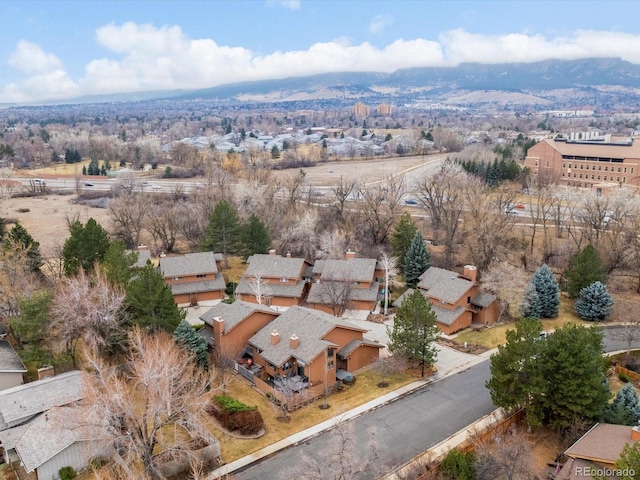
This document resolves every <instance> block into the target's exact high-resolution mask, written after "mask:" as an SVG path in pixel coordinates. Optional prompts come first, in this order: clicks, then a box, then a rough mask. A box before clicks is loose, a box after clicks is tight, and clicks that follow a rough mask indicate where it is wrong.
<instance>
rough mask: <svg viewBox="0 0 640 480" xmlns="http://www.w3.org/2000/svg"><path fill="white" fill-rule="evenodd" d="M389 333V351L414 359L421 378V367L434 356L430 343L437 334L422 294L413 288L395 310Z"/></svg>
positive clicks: (434, 352)
mask: <svg viewBox="0 0 640 480" xmlns="http://www.w3.org/2000/svg"><path fill="white" fill-rule="evenodd" d="M387 333H388V334H389V350H390V351H391V352H393V353H394V354H397V355H400V356H402V357H404V358H407V359H409V360H412V361H415V362H418V364H419V365H420V366H421V371H422V376H423V377H424V369H425V366H429V365H432V364H433V363H434V362H435V360H436V357H437V355H438V350H437V348H436V346H435V344H434V342H435V341H436V340H437V339H438V337H440V329H439V328H438V326H437V325H436V314H435V312H434V311H433V310H432V308H431V304H430V303H429V302H428V301H427V299H426V298H424V295H422V293H421V292H420V291H418V290H415V291H414V292H413V293H412V294H411V295H408V296H407V297H406V298H405V299H404V301H403V302H402V305H400V307H399V308H398V309H397V310H396V316H395V320H394V322H393V329H387Z"/></svg>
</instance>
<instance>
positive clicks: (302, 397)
mask: <svg viewBox="0 0 640 480" xmlns="http://www.w3.org/2000/svg"><path fill="white" fill-rule="evenodd" d="M273 386H274V387H275V388H276V390H278V391H279V392H280V393H281V394H282V396H283V397H284V402H281V404H280V407H281V408H282V412H283V415H284V416H285V418H288V417H289V412H290V411H292V410H295V409H296V407H298V406H300V405H301V404H303V403H304V402H305V401H307V400H308V399H309V384H308V383H307V382H305V381H303V380H302V379H301V378H300V377H297V376H292V377H279V378H276V379H275V380H274V381H273Z"/></svg>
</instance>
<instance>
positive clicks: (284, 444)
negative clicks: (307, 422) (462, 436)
mask: <svg viewBox="0 0 640 480" xmlns="http://www.w3.org/2000/svg"><path fill="white" fill-rule="evenodd" d="M489 354H490V352H485V353H483V354H481V355H476V356H474V358H473V359H470V360H469V361H468V362H467V363H465V364H462V365H458V366H456V367H455V368H451V369H449V370H447V371H443V372H437V373H436V374H435V375H432V376H430V377H428V378H425V379H420V380H417V381H415V382H412V383H410V384H408V385H405V386H403V387H400V388H398V389H397V390H394V391H393V392H389V393H387V394H385V395H382V396H380V397H378V398H376V399H374V400H371V401H369V402H367V403H365V404H363V405H360V406H359V407H356V408H354V409H352V410H349V411H348V412H345V413H342V414H340V415H337V416H335V417H332V418H330V419H328V420H325V421H324V422H322V423H319V424H317V425H314V426H312V427H309V428H307V429H306V430H302V431H300V432H298V433H295V434H293V435H291V436H289V437H287V438H284V439H282V440H280V441H278V442H275V443H273V444H271V445H269V446H267V447H265V448H263V449H261V450H258V451H256V452H254V453H252V454H249V455H247V456H245V457H242V458H239V459H238V460H235V461H233V462H230V463H227V464H225V465H223V466H222V467H220V468H218V469H216V470H214V471H213V472H212V473H211V475H210V476H209V477H207V478H209V479H211V480H213V479H217V478H223V477H224V476H225V475H228V474H230V473H233V472H234V471H236V470H239V469H242V468H244V467H247V466H249V465H251V464H252V463H254V462H257V461H258V460H260V459H262V458H265V457H268V456H270V455H273V454H274V453H276V452H278V451H280V450H284V449H286V448H289V447H291V446H295V445H297V444H298V443H300V442H302V441H304V440H307V439H309V438H311V437H315V436H316V435H320V434H321V433H323V432H325V431H327V430H330V429H332V428H333V427H335V426H336V425H337V424H339V423H341V422H344V421H347V420H351V419H354V418H356V417H359V416H360V415H364V414H365V413H367V412H369V411H371V410H375V409H376V408H379V407H381V406H383V405H386V404H388V403H390V402H393V401H395V400H398V399H400V398H402V397H404V396H406V395H409V394H411V393H412V392H415V391H416V390H419V389H421V388H424V387H426V386H428V385H431V384H433V383H435V382H437V381H439V380H442V379H444V378H446V377H449V376H451V375H455V374H457V373H460V372H462V371H464V370H467V369H468V368H470V367H472V366H474V365H476V364H478V363H481V362H483V361H484V360H486V359H487V358H488V357H489Z"/></svg>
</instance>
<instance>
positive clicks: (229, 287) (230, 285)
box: [224, 282, 238, 295]
mask: <svg viewBox="0 0 640 480" xmlns="http://www.w3.org/2000/svg"><path fill="white" fill-rule="evenodd" d="M237 286H238V284H237V283H236V282H227V286H226V288H225V289H224V293H226V294H227V295H233V292H235V291H236V287H237Z"/></svg>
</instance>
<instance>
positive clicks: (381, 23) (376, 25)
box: [369, 14, 394, 34]
mask: <svg viewBox="0 0 640 480" xmlns="http://www.w3.org/2000/svg"><path fill="white" fill-rule="evenodd" d="M393 22H394V18H393V17H392V16H391V15H386V14H385V15H376V16H375V17H373V20H371V23H370V24H369V31H370V32H371V33H375V34H378V33H382V31H383V30H384V29H385V28H387V27H389V26H391V25H393Z"/></svg>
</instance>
